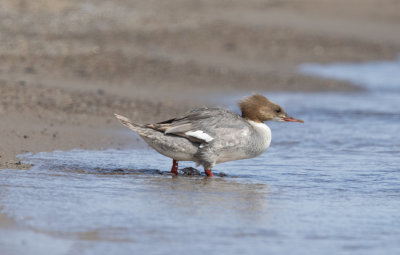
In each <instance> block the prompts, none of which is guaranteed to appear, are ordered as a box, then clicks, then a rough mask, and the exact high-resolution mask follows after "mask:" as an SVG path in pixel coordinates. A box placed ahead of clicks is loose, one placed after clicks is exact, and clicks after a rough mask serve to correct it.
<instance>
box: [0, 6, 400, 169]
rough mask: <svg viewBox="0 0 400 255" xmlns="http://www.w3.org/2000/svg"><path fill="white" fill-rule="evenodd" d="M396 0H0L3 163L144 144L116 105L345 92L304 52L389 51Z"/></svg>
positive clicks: (149, 113) (333, 55)
mask: <svg viewBox="0 0 400 255" xmlns="http://www.w3.org/2000/svg"><path fill="white" fill-rule="evenodd" d="M399 8H400V4H399V3H398V2H394V1H389V0H387V1H383V2H382V1H381V2H379V3H376V1H372V0H368V1H365V0H363V1H361V0H352V1H335V2H329V1H312V0H307V1H301V2H299V1H295V2H293V1H259V0H253V1H246V2H243V1H229V2H224V1H223V2H215V1H179V0H171V1H160V2H158V3H157V2H148V1H135V2H134V3H132V2H131V1H124V0H119V1H113V2H106V1H86V2H85V3H82V2H81V1H61V0H52V1H47V0H41V1H35V2H30V1H17V2H16V1H11V0H6V1H2V3H1V8H0V18H1V20H2V28H1V37H0V45H1V46H0V123H1V124H0V141H1V144H0V168H17V169H21V168H29V166H26V165H23V164H20V163H19V161H18V160H17V159H16V158H15V156H16V155H17V154H20V153H26V152H39V151H52V150H56V149H62V150H64V149H73V148H84V149H102V148H130V147H134V146H139V145H140V146H142V144H141V142H140V140H137V142H138V144H139V145H137V144H134V143H132V139H126V131H124V129H123V127H122V126H121V125H120V124H119V123H118V122H117V121H116V120H114V119H113V116H112V113H114V112H117V113H120V114H124V115H127V116H129V117H130V118H132V119H134V120H136V121H138V122H153V121H161V120H164V119H167V118H170V117H172V116H174V115H176V114H180V113H182V112H184V111H186V110H188V109H189V108H191V107H194V106H199V105H203V104H210V102H209V100H208V99H209V98H210V96H212V97H214V98H215V97H218V96H219V95H223V94H230V93H236V92H243V91H245V92H248V93H249V94H250V93H251V92H253V91H277V90H279V91H351V90H356V89H358V88H356V87H354V86H352V85H349V84H347V83H344V82H338V81H329V80H324V79H319V78H315V77H309V76H305V75H300V74H298V73H296V71H295V68H296V66H297V65H299V64H301V63H303V62H313V61H315V62H322V63H325V62H331V61H365V60H374V59H391V58H394V57H395V55H396V53H397V52H399V51H400V45H399V43H398V42H399V41H400V33H398V25H399V22H400V14H399V13H398V11H397V10H398V9H399Z"/></svg>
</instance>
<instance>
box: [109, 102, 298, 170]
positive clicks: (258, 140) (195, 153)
mask: <svg viewBox="0 0 400 255" xmlns="http://www.w3.org/2000/svg"><path fill="white" fill-rule="evenodd" d="M239 106H240V110H241V114H240V115H239V114H238V113H235V112H233V111H230V110H228V109H224V108H220V107H201V108H196V109H193V110H191V111H188V112H186V113H184V114H183V115H181V116H178V117H176V118H172V119H169V120H165V121H162V122H159V123H155V124H138V123H134V122H132V121H131V120H130V119H128V118H127V117H124V116H122V115H118V114H114V115H115V117H116V118H117V119H118V120H119V121H120V122H121V123H122V124H123V125H124V126H126V127H128V128H129V129H131V130H133V131H135V132H136V133H137V134H139V136H141V137H142V138H143V140H144V141H145V142H146V143H147V144H148V145H149V146H150V147H152V148H153V149H154V150H156V151H157V152H159V153H160V154H162V155H164V156H166V157H169V158H172V167H171V171H170V172H171V174H173V175H178V162H179V161H193V162H195V163H196V164H197V165H201V166H203V168H204V172H205V175H206V176H208V177H212V176H214V174H213V172H212V168H213V167H214V166H215V165H216V164H219V163H223V162H228V161H233V160H241V159H249V158H254V157H257V156H259V155H261V154H262V153H264V152H265V151H266V150H267V149H268V148H269V146H270V144H271V129H270V128H269V127H268V126H267V125H266V124H265V123H264V122H266V121H279V122H300V123H304V121H303V120H300V119H296V118H293V117H290V116H288V114H287V113H286V112H285V110H284V109H283V108H282V107H281V106H279V105H278V104H275V103H273V102H272V101H270V100H269V99H268V98H266V97H265V96H263V95H260V94H254V95H252V96H250V97H247V98H245V99H243V100H241V101H240V102H239Z"/></svg>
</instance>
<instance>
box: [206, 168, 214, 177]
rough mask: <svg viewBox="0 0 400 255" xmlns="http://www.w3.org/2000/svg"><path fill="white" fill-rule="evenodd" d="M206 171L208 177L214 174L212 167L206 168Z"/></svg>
mask: <svg viewBox="0 0 400 255" xmlns="http://www.w3.org/2000/svg"><path fill="white" fill-rule="evenodd" d="M204 172H206V175H207V176H208V177H211V176H214V175H213V173H212V170H211V169H207V170H204Z"/></svg>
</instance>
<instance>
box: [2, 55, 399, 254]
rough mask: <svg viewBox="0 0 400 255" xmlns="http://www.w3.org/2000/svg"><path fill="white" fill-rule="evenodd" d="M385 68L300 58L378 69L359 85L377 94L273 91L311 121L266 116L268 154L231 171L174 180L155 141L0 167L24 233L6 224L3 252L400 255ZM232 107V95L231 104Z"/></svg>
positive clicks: (393, 129)
mask: <svg viewBox="0 0 400 255" xmlns="http://www.w3.org/2000/svg"><path fill="white" fill-rule="evenodd" d="M387 62H389V61H386V62H384V63H385V64H388V63H387ZM377 64H378V65H380V64H382V63H381V62H374V63H361V64H356V63H352V64H343V63H342V64H340V63H336V64H334V65H324V66H323V65H318V64H307V65H304V66H301V67H300V71H302V72H307V73H308V74H310V73H312V74H313V75H320V76H324V77H329V78H338V79H346V80H349V81H353V78H349V76H351V77H353V75H354V73H358V75H361V76H362V74H364V73H368V75H369V76H370V77H374V78H373V79H372V80H377V81H378V80H379V83H374V82H372V83H368V84H367V83H366V82H365V81H363V80H362V79H357V81H358V82H357V84H358V85H361V86H365V87H366V88H367V90H366V91H364V92H357V93H307V94H305V93H274V94H268V95H267V96H268V97H270V98H271V99H272V100H273V101H276V102H279V104H281V105H282V106H284V108H285V109H286V110H287V112H288V113H289V114H290V115H292V116H294V117H297V118H301V119H304V120H305V123H304V124H298V123H271V124H269V125H270V127H271V129H272V134H273V140H272V144H271V148H270V149H269V150H268V151H267V152H266V153H264V154H263V155H262V156H260V157H258V158H254V159H249V160H242V161H235V162H229V163H225V164H221V165H217V166H216V168H215V169H214V172H215V173H221V172H223V173H226V174H227V176H226V177H215V178H207V177H204V176H179V177H173V176H171V175H169V174H168V170H169V168H170V165H171V160H170V159H168V158H165V157H163V156H161V155H159V154H157V153H156V152H154V151H152V150H150V149H144V150H105V151H83V150H72V151H66V152H63V151H56V152H51V153H38V154H27V155H23V156H22V157H23V159H24V161H25V162H28V163H34V164H35V166H34V167H33V168H32V169H31V170H2V171H0V185H1V187H2V188H1V189H0V205H1V206H2V208H1V212H2V213H4V214H6V215H7V216H8V217H11V218H13V219H14V220H15V221H16V222H17V223H18V226H19V227H20V228H22V229H24V230H25V231H20V230H15V231H12V232H8V233H7V234H6V232H5V231H0V235H2V238H1V241H0V247H1V246H2V245H3V246H4V247H7V248H9V249H10V247H14V246H16V245H18V244H19V243H23V244H24V245H25V247H28V248H30V249H26V250H24V251H26V252H25V253H24V254H43V251H46V250H51V251H53V254H132V253H134V254H204V253H208V254H307V255H309V254H398V253H399V252H400V217H399V212H400V136H399V131H400V127H399V123H400V100H399V99H400V83H396V82H394V83H392V82H393V80H396V77H392V76H390V77H388V76H387V75H386V73H385V72H375V73H374V71H375V69H377V68H376V65H377ZM389 64H390V63H389ZM391 64H392V65H394V66H395V67H396V66H397V67H398V65H399V64H398V61H393V62H391ZM360 65H361V66H363V68H361V69H360ZM368 65H370V67H371V68H367V67H368ZM339 67H340V68H339ZM341 68H342V69H341ZM378 69H379V68H378ZM332 70H333V71H332ZM341 70H346V71H347V72H348V73H351V75H349V76H348V75H345V74H343V71H341ZM329 73H333V74H332V75H329ZM338 73H342V74H341V76H340V77H338V76H337V74H338ZM371 73H374V74H373V75H371ZM396 74H397V75H398V74H400V72H398V73H396ZM397 78H398V76H397ZM385 79H386V80H385ZM385 81H387V83H386V82H385ZM382 84H383V85H382ZM239 96H240V97H241V96H242V95H239ZM235 101H236V96H232V97H228V98H226V102H228V104H229V106H230V107H231V108H232V109H236V108H235V107H234V106H233V103H234V102H235ZM127 139H130V137H127ZM132 141H135V139H134V134H133V133H132ZM186 166H193V164H192V163H183V164H182V165H181V168H182V167H186ZM13 245H14V246H13ZM10 254H11V253H10ZM15 254H17V253H15Z"/></svg>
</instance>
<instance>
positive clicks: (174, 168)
mask: <svg viewBox="0 0 400 255" xmlns="http://www.w3.org/2000/svg"><path fill="white" fill-rule="evenodd" d="M171 174H176V175H178V161H177V160H175V159H174V160H173V161H172V167H171Z"/></svg>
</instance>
